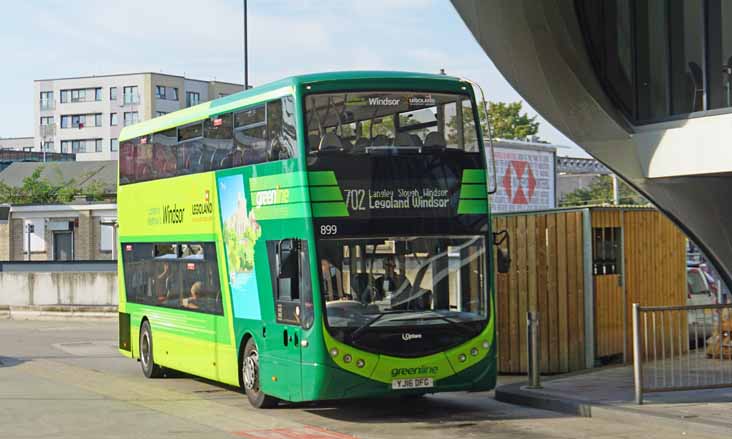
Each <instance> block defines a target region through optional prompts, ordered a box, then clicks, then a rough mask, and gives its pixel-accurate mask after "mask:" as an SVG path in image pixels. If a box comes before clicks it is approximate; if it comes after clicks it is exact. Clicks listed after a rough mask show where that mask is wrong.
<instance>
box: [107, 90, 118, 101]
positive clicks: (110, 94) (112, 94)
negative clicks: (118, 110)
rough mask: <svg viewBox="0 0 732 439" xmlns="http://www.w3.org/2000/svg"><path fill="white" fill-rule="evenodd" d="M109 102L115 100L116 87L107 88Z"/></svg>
mask: <svg viewBox="0 0 732 439" xmlns="http://www.w3.org/2000/svg"><path fill="white" fill-rule="evenodd" d="M109 100H110V101H116V100H117V87H109Z"/></svg>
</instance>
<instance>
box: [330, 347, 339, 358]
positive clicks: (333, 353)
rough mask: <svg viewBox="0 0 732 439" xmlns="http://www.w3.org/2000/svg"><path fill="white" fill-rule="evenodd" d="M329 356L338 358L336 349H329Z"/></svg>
mask: <svg viewBox="0 0 732 439" xmlns="http://www.w3.org/2000/svg"><path fill="white" fill-rule="evenodd" d="M330 355H331V356H332V357H337V356H338V349H336V348H333V349H331V350H330Z"/></svg>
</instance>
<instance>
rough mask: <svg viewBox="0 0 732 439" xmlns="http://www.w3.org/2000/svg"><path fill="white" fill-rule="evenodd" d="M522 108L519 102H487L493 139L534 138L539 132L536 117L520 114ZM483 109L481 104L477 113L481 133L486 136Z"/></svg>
mask: <svg viewBox="0 0 732 439" xmlns="http://www.w3.org/2000/svg"><path fill="white" fill-rule="evenodd" d="M522 107H523V104H522V103H521V101H516V102H488V115H489V116H490V121H491V129H492V134H493V137H494V138H499V139H518V140H523V139H526V138H529V137H531V136H535V135H536V133H538V132H539V122H537V121H536V116H534V117H529V116H528V115H527V114H526V113H522V112H521V110H522ZM484 109H485V106H484V105H483V103H482V102H481V104H480V106H479V107H478V113H479V114H480V120H481V124H482V125H481V126H482V127H483V132H484V133H485V134H486V135H487V134H488V131H487V129H486V128H487V127H486V125H485V120H486V118H485V110H484Z"/></svg>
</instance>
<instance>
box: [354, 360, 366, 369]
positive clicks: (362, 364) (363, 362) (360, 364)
mask: <svg viewBox="0 0 732 439" xmlns="http://www.w3.org/2000/svg"><path fill="white" fill-rule="evenodd" d="M364 366H366V362H365V361H363V360H362V359H360V358H359V359H358V361H356V367H358V368H362V367H364Z"/></svg>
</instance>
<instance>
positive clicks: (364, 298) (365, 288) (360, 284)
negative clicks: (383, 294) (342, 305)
mask: <svg viewBox="0 0 732 439" xmlns="http://www.w3.org/2000/svg"><path fill="white" fill-rule="evenodd" d="M370 280H371V275H369V274H368V273H354V274H353V275H351V295H352V296H353V298H354V299H355V300H358V301H361V302H363V303H368V302H370V301H371V294H370V293H371V291H370V287H369V284H370V283H372V282H369V281H370Z"/></svg>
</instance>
